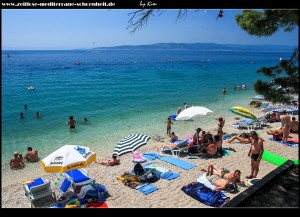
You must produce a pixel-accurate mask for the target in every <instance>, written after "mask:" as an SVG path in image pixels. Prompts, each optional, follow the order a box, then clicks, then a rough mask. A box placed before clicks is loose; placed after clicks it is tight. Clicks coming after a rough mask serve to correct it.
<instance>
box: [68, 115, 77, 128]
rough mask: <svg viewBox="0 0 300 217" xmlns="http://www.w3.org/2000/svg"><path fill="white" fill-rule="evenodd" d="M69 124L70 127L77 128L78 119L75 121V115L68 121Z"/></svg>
mask: <svg viewBox="0 0 300 217" xmlns="http://www.w3.org/2000/svg"><path fill="white" fill-rule="evenodd" d="M67 124H68V125H69V127H70V128H75V124H76V121H75V119H74V117H73V116H70V117H69V120H68V121H67Z"/></svg>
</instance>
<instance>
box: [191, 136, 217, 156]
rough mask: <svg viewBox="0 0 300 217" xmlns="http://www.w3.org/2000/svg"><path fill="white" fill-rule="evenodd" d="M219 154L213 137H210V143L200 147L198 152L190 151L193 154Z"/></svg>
mask: <svg viewBox="0 0 300 217" xmlns="http://www.w3.org/2000/svg"><path fill="white" fill-rule="evenodd" d="M216 154H217V146H216V145H215V144H214V143H213V138H209V139H208V143H206V144H203V145H201V146H200V147H199V150H198V153H190V154H189V155H191V156H205V157H214V156H216Z"/></svg>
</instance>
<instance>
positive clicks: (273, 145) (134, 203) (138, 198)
mask: <svg viewBox="0 0 300 217" xmlns="http://www.w3.org/2000/svg"><path fill="white" fill-rule="evenodd" d="M255 114H257V116H258V117H259V116H262V115H263V112H261V110H256V111H255ZM235 121H236V120H234V119H232V120H228V119H226V123H225V126H224V129H223V131H224V132H227V133H234V132H235V133H238V134H240V133H242V132H244V131H245V132H247V130H246V129H244V130H239V129H234V128H233V127H232V123H234V122H235ZM212 123H213V124H214V126H215V127H212V126H210V127H208V126H200V127H201V128H202V129H203V130H205V131H211V132H212V133H213V134H214V133H215V131H214V128H216V126H217V121H214V122H212ZM280 126H281V123H280V122H276V123H271V124H270V123H268V126H267V127H264V128H263V129H259V130H257V132H258V134H259V136H260V137H262V138H263V139H264V140H265V142H264V148H265V150H268V151H270V152H272V153H275V154H277V155H280V156H283V157H285V158H288V159H290V160H294V159H298V158H299V157H298V156H299V150H298V148H297V147H289V146H286V145H283V144H281V143H279V142H273V141H270V140H269V138H270V135H268V134H267V133H266V130H267V129H275V128H279V127H280ZM164 130H165V129H164ZM186 130H187V131H189V129H186ZM192 133H193V132H190V131H189V133H188V132H186V131H181V132H177V133H176V134H177V135H178V137H179V139H182V138H185V137H186V136H188V135H190V134H192ZM291 136H293V137H298V134H291ZM167 139H168V137H167V135H166V136H165V137H164V138H163V141H164V142H159V141H155V140H154V139H150V140H149V141H148V143H147V145H145V146H142V147H140V148H139V149H138V151H139V152H140V153H142V152H152V153H157V148H156V147H157V146H159V145H162V144H166V143H165V141H166V140H167ZM223 148H233V149H234V150H235V151H236V152H233V151H230V155H228V156H223V157H221V158H208V159H188V158H187V156H183V157H180V159H182V160H184V161H187V162H190V163H192V164H195V165H196V167H195V168H193V169H191V170H183V169H181V168H179V167H176V166H173V165H171V164H168V163H166V162H163V161H160V160H155V162H157V163H159V165H162V166H164V167H166V168H168V169H170V170H171V171H173V172H176V173H178V174H180V177H179V178H177V179H174V180H171V181H168V180H164V179H161V180H159V181H158V182H156V183H154V185H155V186H156V187H157V188H158V189H159V190H158V191H155V192H153V193H151V194H149V195H143V194H142V193H141V192H139V191H137V190H134V189H131V188H129V187H126V186H125V185H123V184H122V183H120V182H119V181H117V177H118V176H120V175H122V174H123V173H124V172H127V171H131V170H132V169H133V166H134V164H133V163H132V162H131V157H132V155H131V154H130V153H127V154H124V155H122V156H121V164H120V165H118V166H113V167H106V166H102V165H99V164H96V163H92V164H91V165H90V166H89V167H87V168H85V169H86V170H87V171H88V173H89V176H90V177H93V178H95V179H96V183H100V184H103V185H105V186H106V187H107V189H108V192H109V194H110V195H111V196H110V197H109V198H107V201H106V202H107V204H108V207H110V208H127V207H128V208H163V207H166V208H202V207H205V208H208V207H209V206H206V205H204V204H203V203H200V202H199V201H197V200H195V199H193V198H191V197H189V196H188V195H186V194H185V193H184V192H183V191H182V190H181V188H182V187H183V186H184V185H187V184H189V183H191V182H196V180H197V178H198V177H199V175H201V174H202V172H201V168H205V167H207V163H208V162H212V163H214V164H215V165H217V166H218V167H221V168H222V167H226V168H227V169H229V170H230V171H234V170H236V169H239V170H240V171H241V180H245V176H247V175H249V174H250V158H249V157H248V155H247V153H248V151H249V145H248V144H241V143H239V142H233V143H231V144H228V143H227V142H226V140H224V141H223ZM97 154H98V153H97ZM165 155H166V156H170V155H169V153H166V154H165ZM103 159H105V157H104V156H103V155H101V154H99V157H97V160H103ZM148 162H149V161H148ZM31 166H36V164H30V163H26V167H27V169H28V168H30V167H31ZM276 167H277V166H276V165H274V164H271V163H269V162H267V161H262V162H261V164H260V171H259V173H258V177H257V178H263V177H264V176H265V175H267V174H268V173H269V172H271V171H272V170H274V169H275V168H276ZM12 173H15V175H16V176H14V175H12V176H11V177H9V178H5V177H2V194H1V195H2V207H3V208H15V207H19V208H27V207H29V204H28V201H27V198H26V196H25V195H24V191H23V189H22V183H23V182H24V181H27V180H32V179H34V178H37V177H39V176H42V177H44V178H47V179H49V180H51V178H52V176H53V174H45V172H44V171H43V169H42V167H41V166H39V169H36V170H35V171H34V172H28V173H27V174H26V175H23V176H20V175H17V173H18V171H12ZM245 189H246V187H241V188H240V189H239V193H240V192H242V191H244V190H245ZM239 193H237V194H232V193H225V194H226V195H227V196H229V197H230V198H233V197H235V196H236V195H238V194H239ZM11 195H13V197H14V199H11ZM57 195H59V192H57ZM179 197H180V198H181V200H174V199H173V198H179ZM124 201H126V203H124Z"/></svg>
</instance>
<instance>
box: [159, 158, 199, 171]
mask: <svg viewBox="0 0 300 217" xmlns="http://www.w3.org/2000/svg"><path fill="white" fill-rule="evenodd" d="M160 160H162V161H165V162H167V163H170V164H173V165H175V166H178V167H180V168H182V169H185V170H189V169H192V168H194V167H196V165H194V164H191V163H189V162H186V161H183V160H179V159H177V158H172V157H169V156H165V157H163V158H161V159H160Z"/></svg>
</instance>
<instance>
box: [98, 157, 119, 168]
mask: <svg viewBox="0 0 300 217" xmlns="http://www.w3.org/2000/svg"><path fill="white" fill-rule="evenodd" d="M95 163H97V164H101V165H105V166H114V165H117V164H120V158H119V157H118V156H117V155H113V156H112V160H111V159H109V158H108V159H107V160H105V161H101V162H98V161H95Z"/></svg>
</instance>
